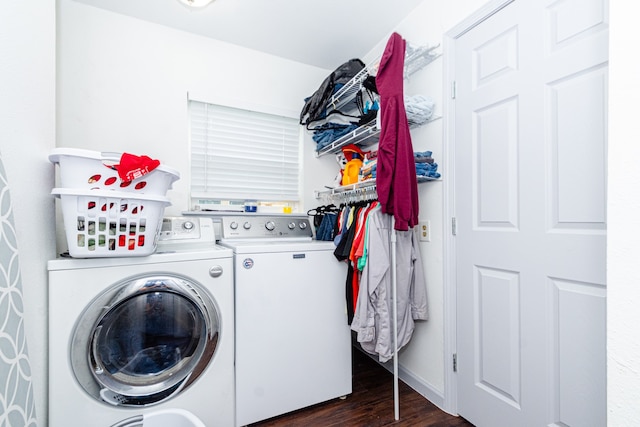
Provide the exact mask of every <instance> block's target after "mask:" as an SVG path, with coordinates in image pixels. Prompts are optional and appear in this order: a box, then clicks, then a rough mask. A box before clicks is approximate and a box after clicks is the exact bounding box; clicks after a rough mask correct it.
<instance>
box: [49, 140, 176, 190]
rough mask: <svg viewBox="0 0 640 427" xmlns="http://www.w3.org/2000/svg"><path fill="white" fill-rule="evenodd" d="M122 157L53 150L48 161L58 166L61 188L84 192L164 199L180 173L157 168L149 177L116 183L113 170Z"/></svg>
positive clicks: (74, 150)
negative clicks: (99, 191)
mask: <svg viewBox="0 0 640 427" xmlns="http://www.w3.org/2000/svg"><path fill="white" fill-rule="evenodd" d="M121 156H122V153H110V152H99V151H91V150H82V149H78V148H56V149H54V150H52V151H51V153H50V154H49V160H50V161H51V162H52V163H54V164H58V165H59V172H60V185H59V187H62V188H84V189H87V190H89V189H93V190H96V189H97V190H115V191H123V192H127V193H136V194H155V195H158V196H164V195H165V194H166V193H167V190H169V189H171V186H172V185H173V183H174V182H175V181H177V180H178V179H180V173H179V172H178V171H176V170H175V169H172V168H170V167H167V166H164V165H162V164H161V165H160V166H158V167H157V168H155V169H154V170H152V171H150V172H149V173H147V174H145V175H142V176H140V177H138V178H136V179H134V180H132V181H128V182H125V181H123V180H122V179H120V177H119V175H118V171H117V170H116V169H115V168H114V166H115V165H117V164H118V163H119V162H120V157H121Z"/></svg>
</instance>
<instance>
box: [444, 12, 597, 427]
mask: <svg viewBox="0 0 640 427" xmlns="http://www.w3.org/2000/svg"><path fill="white" fill-rule="evenodd" d="M607 43H608V4H607V0H555V1H549V0H536V1H534V0H515V1H514V2H512V3H511V4H509V5H507V6H505V7H504V8H503V9H502V10H500V11H498V12H497V13H495V14H492V15H490V16H489V17H488V18H487V19H485V20H483V21H482V22H480V23H479V24H478V25H475V26H473V27H472V28H470V29H469V31H467V32H465V33H464V34H462V35H460V36H459V37H457V38H456V39H455V42H454V45H453V46H454V47H453V51H454V55H455V71H454V73H455V101H454V104H455V154H454V157H453V158H454V169H455V184H454V200H455V202H454V204H455V208H454V210H455V216H456V226H457V230H456V236H455V248H456V287H457V297H456V298H457V301H456V303H457V314H456V316H457V317H456V323H457V331H456V334H457V335H456V337H457V338H456V348H457V387H458V402H457V405H458V412H459V413H460V415H462V416H463V417H465V418H467V419H468V420H469V421H471V422H472V423H473V424H475V425H477V426H479V427H500V426H505V427H515V426H518V427H526V426H531V427H539V426H575V427H589V426H593V427H602V426H605V425H606V395H605V393H606V351H605V341H606V340H605V334H606V328H605V306H606V287H605V255H606V219H607V218H606V197H607V196H606V177H607V171H606V164H607V159H606V156H607V84H608V83H607V82H608V80H607V79H608V77H607V69H608V64H607V60H608V50H607V49H608V48H607Z"/></svg>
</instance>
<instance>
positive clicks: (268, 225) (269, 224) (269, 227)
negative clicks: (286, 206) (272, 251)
mask: <svg viewBox="0 0 640 427" xmlns="http://www.w3.org/2000/svg"><path fill="white" fill-rule="evenodd" d="M264 228H266V229H267V230H269V231H273V230H274V229H275V228H276V224H275V223H274V222H273V221H267V222H266V223H265V225H264Z"/></svg>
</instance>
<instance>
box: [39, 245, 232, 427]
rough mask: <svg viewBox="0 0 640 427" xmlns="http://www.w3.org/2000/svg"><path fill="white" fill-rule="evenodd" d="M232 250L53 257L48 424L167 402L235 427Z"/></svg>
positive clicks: (63, 425)
mask: <svg viewBox="0 0 640 427" xmlns="http://www.w3.org/2000/svg"><path fill="white" fill-rule="evenodd" d="M232 256H233V254H232V251H231V250H230V249H225V248H222V247H219V246H214V245H212V246H211V247H207V248H204V249H191V250H173V251H171V252H167V253H156V254H153V255H149V256H146V257H131V258H94V259H63V258H59V259H56V260H51V261H49V263H48V270H49V426H50V427H87V426H96V427H97V426H101V427H102V426H104V427H110V426H114V425H122V423H123V422H125V420H127V419H132V420H134V419H136V418H141V416H144V415H150V414H152V413H157V411H158V410H165V409H167V410H168V409H176V410H183V411H188V412H190V413H191V414H193V415H195V416H196V417H197V418H199V419H200V420H201V421H202V422H203V423H204V425H206V426H207V427H214V426H223V427H226V426H233V425H235V414H234V412H235V397H234V396H235V386H234V287H233V284H234V277H233V260H232ZM125 424H126V422H125Z"/></svg>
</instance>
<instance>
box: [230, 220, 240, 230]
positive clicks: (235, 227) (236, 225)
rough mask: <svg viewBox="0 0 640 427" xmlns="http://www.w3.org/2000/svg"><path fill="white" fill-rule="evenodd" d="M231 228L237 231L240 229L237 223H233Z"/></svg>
mask: <svg viewBox="0 0 640 427" xmlns="http://www.w3.org/2000/svg"><path fill="white" fill-rule="evenodd" d="M229 228H230V229H232V230H237V229H238V223H237V222H235V221H232V222H231V224H229Z"/></svg>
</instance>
